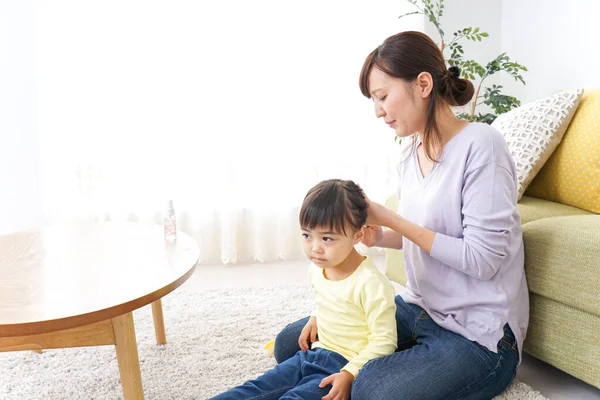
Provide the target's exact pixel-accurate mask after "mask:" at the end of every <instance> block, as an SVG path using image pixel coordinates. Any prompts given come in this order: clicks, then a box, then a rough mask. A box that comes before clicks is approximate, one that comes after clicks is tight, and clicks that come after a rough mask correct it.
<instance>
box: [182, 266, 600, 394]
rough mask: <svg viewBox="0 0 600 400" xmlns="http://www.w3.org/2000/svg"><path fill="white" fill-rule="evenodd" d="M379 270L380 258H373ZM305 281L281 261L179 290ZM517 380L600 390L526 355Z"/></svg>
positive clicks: (544, 387) (220, 270)
mask: <svg viewBox="0 0 600 400" xmlns="http://www.w3.org/2000/svg"><path fill="white" fill-rule="evenodd" d="M373 260H374V261H375V263H376V264H377V265H378V266H379V267H380V268H381V267H383V261H384V258H383V256H375V257H373ZM306 282H307V262H306V261H304V260H302V261H281V262H274V263H265V264H260V263H257V264H243V265H226V266H224V265H221V264H219V265H200V266H198V267H197V268H196V271H195V272H194V274H193V275H192V277H191V278H190V279H189V280H188V281H187V282H186V283H185V284H184V285H183V286H181V287H180V289H179V290H181V291H188V292H197V291H201V290H205V289H217V288H235V287H248V286H250V287H269V286H273V285H281V284H295V283H306ZM517 377H518V379H519V380H521V381H522V382H525V383H527V384H528V385H530V386H531V387H533V388H534V389H536V390H538V391H540V392H541V393H542V394H543V395H544V396H546V397H548V398H549V399H550V400H600V389H597V388H595V387H593V386H591V385H588V384H586V383H584V382H582V381H580V380H578V379H576V378H574V377H572V376H570V375H568V374H566V373H564V372H562V371H560V370H558V369H556V368H554V367H552V366H551V365H548V364H546V363H544V362H542V361H540V360H538V359H536V358H534V357H532V356H530V355H528V354H524V356H523V362H522V363H521V366H520V367H519V370H518V372H517Z"/></svg>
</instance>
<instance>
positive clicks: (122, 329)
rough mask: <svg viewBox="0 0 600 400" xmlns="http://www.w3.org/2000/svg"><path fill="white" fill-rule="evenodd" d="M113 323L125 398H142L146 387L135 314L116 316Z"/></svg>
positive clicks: (137, 399)
mask: <svg viewBox="0 0 600 400" xmlns="http://www.w3.org/2000/svg"><path fill="white" fill-rule="evenodd" d="M112 324H113V330H114V332H115V347H116V350H117V361H118V363H119V374H120V375H121V385H122V386H123V397H124V399H125V400H142V399H143V398H144V389H143V388H142V375H141V373H140V360H139V358H138V352H137V342H136V340H135V327H134V325H133V314H132V313H127V314H124V315H120V316H118V317H115V318H113V319H112Z"/></svg>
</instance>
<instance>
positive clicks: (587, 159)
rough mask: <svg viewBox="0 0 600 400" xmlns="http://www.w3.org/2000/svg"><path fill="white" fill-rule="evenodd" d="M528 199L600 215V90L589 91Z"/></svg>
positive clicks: (535, 181) (586, 91) (534, 182)
mask: <svg viewBox="0 0 600 400" xmlns="http://www.w3.org/2000/svg"><path fill="white" fill-rule="evenodd" d="M525 194H526V195H527V196H532V197H538V198H541V199H545V200H550V201H554V202H557V203H562V204H567V205H570V206H573V207H577V208H581V209H583V210H586V211H590V212H593V213H596V214H598V213H600V89H586V90H585V92H584V94H583V97H582V98H581V101H580V103H579V107H578V108H577V111H576V112H575V116H574V117H573V120H572V121H571V124H570V125H569V128H568V129H567V132H566V133H565V136H564V137H563V140H562V142H561V143H560V145H559V146H558V147H557V148H556V150H555V151H554V153H553V154H552V156H551V157H550V159H549V160H548V162H547V163H546V165H544V167H543V168H542V170H541V171H540V172H539V173H538V175H537V176H536V177H535V179H534V180H533V181H532V182H531V184H530V185H529V187H528V188H527V191H526V192H525Z"/></svg>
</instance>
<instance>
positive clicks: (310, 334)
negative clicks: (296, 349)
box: [298, 317, 317, 351]
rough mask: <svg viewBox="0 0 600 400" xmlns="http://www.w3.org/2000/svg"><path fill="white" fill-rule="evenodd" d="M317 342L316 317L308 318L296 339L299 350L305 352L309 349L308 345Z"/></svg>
mask: <svg viewBox="0 0 600 400" xmlns="http://www.w3.org/2000/svg"><path fill="white" fill-rule="evenodd" d="M316 341H317V317H310V319H309V320H308V322H307V323H306V325H304V328H302V332H301V333H300V337H299V338H298V344H299V345H300V350H302V351H307V350H309V349H310V344H311V343H314V342H316Z"/></svg>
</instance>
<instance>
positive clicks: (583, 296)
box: [523, 215, 600, 316]
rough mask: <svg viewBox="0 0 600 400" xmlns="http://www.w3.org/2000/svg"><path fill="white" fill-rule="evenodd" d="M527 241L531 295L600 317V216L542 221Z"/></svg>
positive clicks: (529, 227)
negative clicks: (599, 258) (599, 260)
mask: <svg viewBox="0 0 600 400" xmlns="http://www.w3.org/2000/svg"><path fill="white" fill-rule="evenodd" d="M523 240H524V242H525V272H526V274H527V284H528V286H529V291H530V292H531V293H536V294H539V295H541V296H544V297H547V298H549V299H552V300H555V301H558V302H560V303H564V304H566V305H568V306H571V307H574V308H577V309H579V310H582V311H586V312H589V313H592V314H595V315H599V316H600V263H599V262H598V255H599V251H598V250H599V249H600V215H571V216H567V217H553V218H542V219H539V220H537V221H533V222H530V223H528V224H525V225H523Z"/></svg>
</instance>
